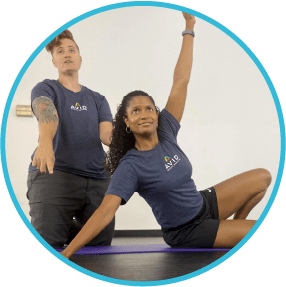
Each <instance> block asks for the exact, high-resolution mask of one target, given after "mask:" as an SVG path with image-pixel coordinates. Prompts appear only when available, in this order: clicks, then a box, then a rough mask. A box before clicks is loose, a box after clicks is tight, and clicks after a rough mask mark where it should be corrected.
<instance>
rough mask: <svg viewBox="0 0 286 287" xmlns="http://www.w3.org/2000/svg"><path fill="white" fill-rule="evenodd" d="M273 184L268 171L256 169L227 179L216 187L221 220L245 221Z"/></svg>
mask: <svg viewBox="0 0 286 287" xmlns="http://www.w3.org/2000/svg"><path fill="white" fill-rule="evenodd" d="M270 183H271V175H270V173H269V172H268V171H267V170H266V169H262V168H259V169H254V170H251V171H247V172H244V173H242V174H239V175H237V176H234V177H232V178H230V179H227V180H225V181H223V182H221V183H219V184H217V185H215V186H214V188H215V191H216V195H217V201H218V209H219V218H220V219H227V218H228V217H230V216H231V215H233V214H235V216H234V218H235V219H245V218H246V217H247V215H248V214H249V212H250V211H251V210H252V209H253V208H254V206H255V205H257V204H258V202H259V201H260V200H261V199H262V198H263V196H264V194H265V192H266V190H267V188H268V186H269V185H270Z"/></svg>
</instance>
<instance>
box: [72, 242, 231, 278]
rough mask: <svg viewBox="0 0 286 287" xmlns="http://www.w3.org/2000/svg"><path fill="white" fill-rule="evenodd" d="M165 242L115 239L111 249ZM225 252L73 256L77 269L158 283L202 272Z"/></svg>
mask: <svg viewBox="0 0 286 287" xmlns="http://www.w3.org/2000/svg"><path fill="white" fill-rule="evenodd" d="M163 243H164V241H163V239H162V238H114V239H113V242H112V245H135V244H163ZM224 254H226V252H180V253H141V254H138V253H135V254H108V255H73V256H72V257H71V261H73V262H74V263H76V264H77V265H79V266H81V267H83V268H85V269H87V270H90V271H92V272H95V273H97V274H100V275H104V276H107V277H111V278H115V279H122V280H129V281H157V280H165V279H171V278H174V277H178V276H182V275H186V274H189V273H191V272H194V271H196V270H198V269H201V268H203V267H205V266H207V265H209V264H210V263H212V262H214V261H216V260H217V259H219V258H220V257H222V256H223V255H224Z"/></svg>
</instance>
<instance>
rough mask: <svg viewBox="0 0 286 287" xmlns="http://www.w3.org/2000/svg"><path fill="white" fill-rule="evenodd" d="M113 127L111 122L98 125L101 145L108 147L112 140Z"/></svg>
mask: <svg viewBox="0 0 286 287" xmlns="http://www.w3.org/2000/svg"><path fill="white" fill-rule="evenodd" d="M112 130H113V125H112V123H111V122H101V123H100V124H99V137H100V140H101V142H102V143H103V144H105V145H107V146H109V145H110V143H111V138H112Z"/></svg>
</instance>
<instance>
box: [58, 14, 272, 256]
mask: <svg viewBox="0 0 286 287" xmlns="http://www.w3.org/2000/svg"><path fill="white" fill-rule="evenodd" d="M183 15H184V18H185V20H186V32H185V33H183V34H184V36H183V43H182V48H181V52H180V56H179V59H178V62H177V65H176V68H175V71H174V78H173V86H172V89H171V93H170V96H169V98H168V101H167V104H166V107H165V109H163V110H162V111H161V112H159V110H158V109H157V108H156V106H155V103H154V100H153V98H152V97H151V96H149V95H148V94H146V93H145V92H143V91H134V92H131V93H129V94H128V95H126V96H125V97H124V98H123V100H122V103H121V105H120V106H119V107H118V110H117V114H116V116H115V120H114V122H113V124H114V129H113V137H112V142H111V144H110V146H109V148H110V150H109V153H108V154H107V157H106V162H105V166H106V168H107V169H108V170H109V171H110V172H111V174H113V176H112V179H111V183H110V185H109V187H108V190H107V192H106V195H105V198H104V200H103V202H102V204H101V205H100V207H99V208H98V209H97V210H96V211H95V213H94V214H93V215H92V217H91V218H90V219H89V220H88V222H87V223H86V224H85V226H84V227H83V228H82V230H81V231H80V232H79V233H78V235H77V236H76V237H75V238H74V240H73V241H72V242H71V243H70V245H69V246H67V248H66V249H65V250H63V251H62V252H61V254H62V255H64V256H65V257H66V258H70V256H71V255H72V254H74V253H75V252H76V251H77V250H79V249H80V248H81V247H83V246H84V245H85V244H86V243H87V242H89V241H90V240H91V239H92V238H94V236H96V235H97V234H98V233H99V232H100V231H101V230H102V229H103V228H104V227H105V226H106V225H107V224H108V223H109V222H110V221H111V220H112V218H113V217H114V215H115V212H116V211H117V209H118V207H119V206H120V205H121V204H125V203H126V202H127V201H128V200H129V199H130V197H131V196H132V195H133V194H134V192H136V191H137V192H138V193H139V195H140V196H142V197H143V198H144V199H145V200H146V202H147V203H148V204H149V205H150V207H151V208H152V211H153V213H154V215H155V218H156V220H157V222H158V223H159V224H160V226H161V227H162V231H163V238H164V240H165V242H166V243H167V244H168V245H169V246H171V247H192V248H212V247H215V248H218V247H220V248H231V247H233V246H235V245H236V244H237V243H238V242H239V241H240V240H241V239H243V237H244V236H245V235H246V234H247V233H248V232H249V231H250V229H251V228H252V227H253V225H254V224H255V222H256V221H255V220H246V217H247V215H248V214H249V212H250V211H251V210H252V208H253V207H254V206H255V205H257V204H258V202H259V201H260V200H261V199H262V198H263V196H264V194H265V192H266V190H267V188H268V186H269V184H270V182H271V175H270V173H269V172H268V171H267V170H265V169H255V170H251V171H247V172H245V173H242V174H240V175H237V176H234V177H232V178H230V179H228V180H226V181H224V182H222V183H219V184H217V185H215V186H213V187H210V188H208V189H206V190H203V191H197V189H196V186H195V183H194V181H193V179H192V177H191V176H192V165H191V163H190V162H189V160H188V158H187V157H186V155H185V154H184V153H183V151H182V150H181V149H180V147H179V145H178V143H177V134H178V131H179V129H180V124H179V122H180V120H181V118H182V115H183V110H184V106H185V100H186V95H187V86H188V83H189V79H190V74H191V67H192V57H193V52H192V51H193V41H194V34H193V32H190V31H193V29H194V25H195V17H194V16H192V15H189V14H186V13H183ZM233 214H234V218H233V220H227V219H228V218H229V217H230V216H231V215H233Z"/></svg>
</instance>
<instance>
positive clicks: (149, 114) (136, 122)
mask: <svg viewBox="0 0 286 287" xmlns="http://www.w3.org/2000/svg"><path fill="white" fill-rule="evenodd" d="M126 115H127V117H124V121H125V124H126V126H127V127H129V128H130V129H131V131H132V132H133V134H134V136H135V137H136V135H139V136H148V137H149V136H151V135H153V134H155V133H156V132H157V125H158V114H157V112H156V108H155V106H154V104H153V103H152V101H151V100H150V98H149V97H147V96H137V97H134V98H132V99H131V100H130V102H129V106H128V107H127V108H126Z"/></svg>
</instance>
